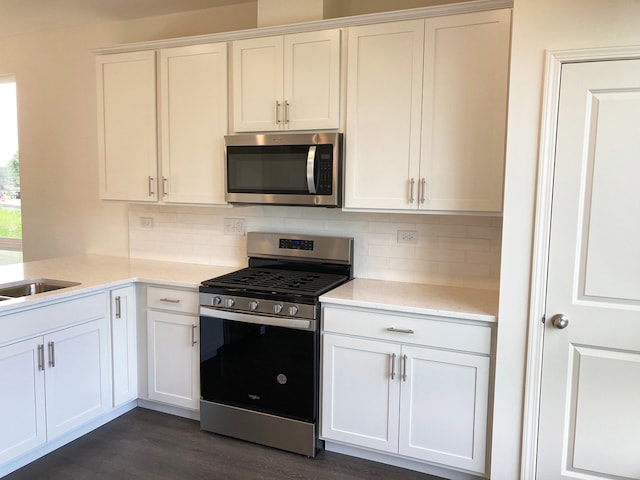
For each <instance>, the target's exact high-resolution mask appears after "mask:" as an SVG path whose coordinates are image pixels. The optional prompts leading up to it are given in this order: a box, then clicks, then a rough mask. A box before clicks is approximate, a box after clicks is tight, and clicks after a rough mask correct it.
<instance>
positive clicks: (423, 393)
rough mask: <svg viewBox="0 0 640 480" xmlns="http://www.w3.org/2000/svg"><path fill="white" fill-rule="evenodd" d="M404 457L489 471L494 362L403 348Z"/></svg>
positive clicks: (401, 411) (402, 416)
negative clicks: (488, 413) (486, 463)
mask: <svg viewBox="0 0 640 480" xmlns="http://www.w3.org/2000/svg"><path fill="white" fill-rule="evenodd" d="M398 369H399V371H400V377H399V381H400V382H401V384H402V389H401V394H400V398H401V400H400V439H399V449H398V450H399V453H400V454H401V455H406V456H409V457H413V458H419V459H422V460H427V461H430V462H436V463H440V464H442V465H447V466H452V467H456V468H463V469H465V470H470V471H473V472H478V473H481V474H482V473H484V472H485V460H486V443H487V408H488V398H489V357H486V356H481V355H475V354H471V353H464V352H449V351H446V350H437V349H434V348H423V347H410V346H406V345H403V346H402V356H401V358H400V362H399V367H398Z"/></svg>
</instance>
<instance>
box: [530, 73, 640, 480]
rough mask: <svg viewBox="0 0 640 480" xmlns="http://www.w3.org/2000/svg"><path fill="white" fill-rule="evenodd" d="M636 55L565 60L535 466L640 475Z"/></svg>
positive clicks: (639, 98)
mask: <svg viewBox="0 0 640 480" xmlns="http://www.w3.org/2000/svg"><path fill="white" fill-rule="evenodd" d="M639 187H640V60H622V61H599V62H584V63H572V64H565V65H564V66H563V67H562V75H561V88H560V104H559V111H558V129H557V143H556V161H555V173H554V190H553V203H552V220H551V237H550V250H549V265H548V285H547V304H546V323H545V333H544V351H543V370H542V394H541V408H540V430H539V442H538V467H537V468H538V470H537V478H538V479H540V480H544V479H569V478H571V479H575V478H581V479H587V478H588V479H614V478H615V479H638V478H640V435H639V434H638V433H639V432H640V195H639V193H640V189H639Z"/></svg>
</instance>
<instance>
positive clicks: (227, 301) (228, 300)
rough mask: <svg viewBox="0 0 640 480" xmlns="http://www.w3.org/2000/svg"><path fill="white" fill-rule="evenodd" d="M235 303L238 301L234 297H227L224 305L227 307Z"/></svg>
mask: <svg viewBox="0 0 640 480" xmlns="http://www.w3.org/2000/svg"><path fill="white" fill-rule="evenodd" d="M235 304H236V301H235V300H234V299H233V298H227V299H226V300H225V301H224V306H225V307H227V308H231V307H233V306H234V305H235Z"/></svg>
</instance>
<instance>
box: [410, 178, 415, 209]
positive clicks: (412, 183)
mask: <svg viewBox="0 0 640 480" xmlns="http://www.w3.org/2000/svg"><path fill="white" fill-rule="evenodd" d="M415 184H416V180H415V178H411V180H409V203H413V200H414V199H413V187H414V185H415Z"/></svg>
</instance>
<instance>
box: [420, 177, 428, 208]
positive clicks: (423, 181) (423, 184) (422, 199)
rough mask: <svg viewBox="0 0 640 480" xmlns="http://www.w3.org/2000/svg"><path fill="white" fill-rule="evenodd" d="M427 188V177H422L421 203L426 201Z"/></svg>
mask: <svg viewBox="0 0 640 480" xmlns="http://www.w3.org/2000/svg"><path fill="white" fill-rule="evenodd" d="M426 189H427V179H426V178H424V177H423V178H422V179H421V180H420V203H424V202H425V193H424V192H425V190H426Z"/></svg>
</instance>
